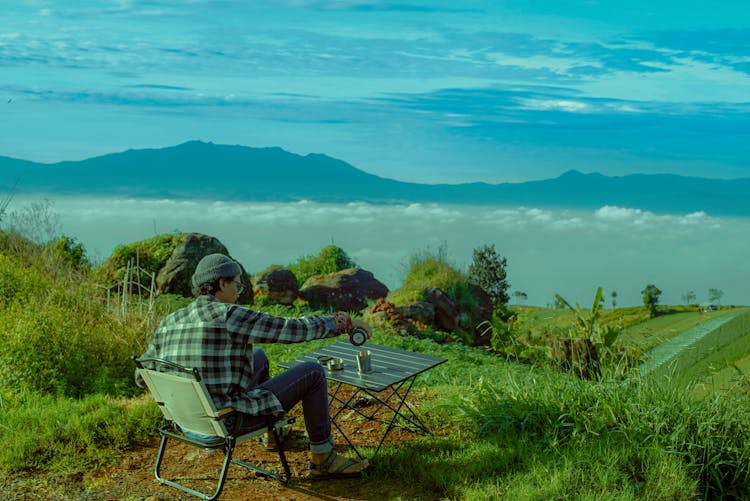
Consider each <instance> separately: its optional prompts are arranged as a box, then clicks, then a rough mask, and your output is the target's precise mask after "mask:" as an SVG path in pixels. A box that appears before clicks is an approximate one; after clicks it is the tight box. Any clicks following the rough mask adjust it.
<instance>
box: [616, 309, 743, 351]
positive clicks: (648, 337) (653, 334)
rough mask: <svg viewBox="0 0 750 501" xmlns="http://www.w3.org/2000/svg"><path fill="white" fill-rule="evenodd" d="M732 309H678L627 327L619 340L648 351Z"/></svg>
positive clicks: (624, 343)
mask: <svg viewBox="0 0 750 501" xmlns="http://www.w3.org/2000/svg"><path fill="white" fill-rule="evenodd" d="M730 311H732V310H719V311H708V312H700V311H677V312H675V313H671V314H668V315H661V316H658V317H656V318H652V319H649V320H646V321H644V322H640V323H637V324H635V325H632V326H629V327H626V328H625V329H624V331H623V333H622V334H621V335H620V338H619V340H618V341H619V343H620V344H623V345H630V346H634V347H637V348H639V349H640V350H641V351H643V352H646V351H648V350H650V349H652V348H654V347H656V346H659V345H660V344H663V343H665V342H666V341H669V340H670V339H672V338H673V337H674V336H676V335H678V334H680V333H682V332H685V331H686V330H688V329H691V328H693V327H695V326H696V325H699V324H701V323H703V322H705V321H707V320H710V319H712V318H716V317H720V316H723V315H725V314H727V313H728V312H730Z"/></svg>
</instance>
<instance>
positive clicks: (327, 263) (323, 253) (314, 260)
mask: <svg viewBox="0 0 750 501" xmlns="http://www.w3.org/2000/svg"><path fill="white" fill-rule="evenodd" d="M356 267H357V264H356V263H355V262H354V261H353V260H352V259H351V258H350V257H349V256H348V255H347V253H346V252H345V251H344V249H342V248H341V247H338V246H336V245H328V246H326V247H323V248H322V249H321V250H320V252H318V254H315V255H313V254H309V255H307V256H304V257H301V258H299V260H298V261H297V262H296V263H293V264H290V265H289V269H290V270H291V271H292V273H294V275H295V276H296V277H297V282H298V283H299V285H300V286H302V285H303V284H304V283H305V282H306V281H307V279H308V278H310V277H312V276H314V275H324V274H327V273H334V272H337V271H341V270H346V269H348V268H356Z"/></svg>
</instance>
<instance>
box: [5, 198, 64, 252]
mask: <svg viewBox="0 0 750 501" xmlns="http://www.w3.org/2000/svg"><path fill="white" fill-rule="evenodd" d="M52 206H53V203H52V202H51V201H50V200H48V199H44V200H42V201H40V202H32V203H31V204H29V205H27V206H24V207H21V208H20V209H17V210H15V209H14V210H12V211H10V212H8V213H7V215H5V217H4V218H3V219H2V221H3V224H4V226H5V228H6V231H8V232H9V233H17V234H18V235H21V236H22V237H24V238H26V239H28V240H30V241H32V242H34V243H35V244H37V245H44V244H46V243H49V242H52V241H54V240H56V239H57V238H58V236H59V233H60V217H59V216H58V215H57V214H55V212H54V211H53V210H52Z"/></svg>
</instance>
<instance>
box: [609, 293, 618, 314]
mask: <svg viewBox="0 0 750 501" xmlns="http://www.w3.org/2000/svg"><path fill="white" fill-rule="evenodd" d="M609 295H610V296H612V309H613V310H614V309H615V308H617V291H612V292H610V293H609Z"/></svg>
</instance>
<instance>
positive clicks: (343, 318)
mask: <svg viewBox="0 0 750 501" xmlns="http://www.w3.org/2000/svg"><path fill="white" fill-rule="evenodd" d="M351 331H352V317H350V316H349V314H348V313H345V312H343V311H337V312H336V313H334V314H333V332H335V333H336V335H341V334H349V333H350V332H351Z"/></svg>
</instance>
